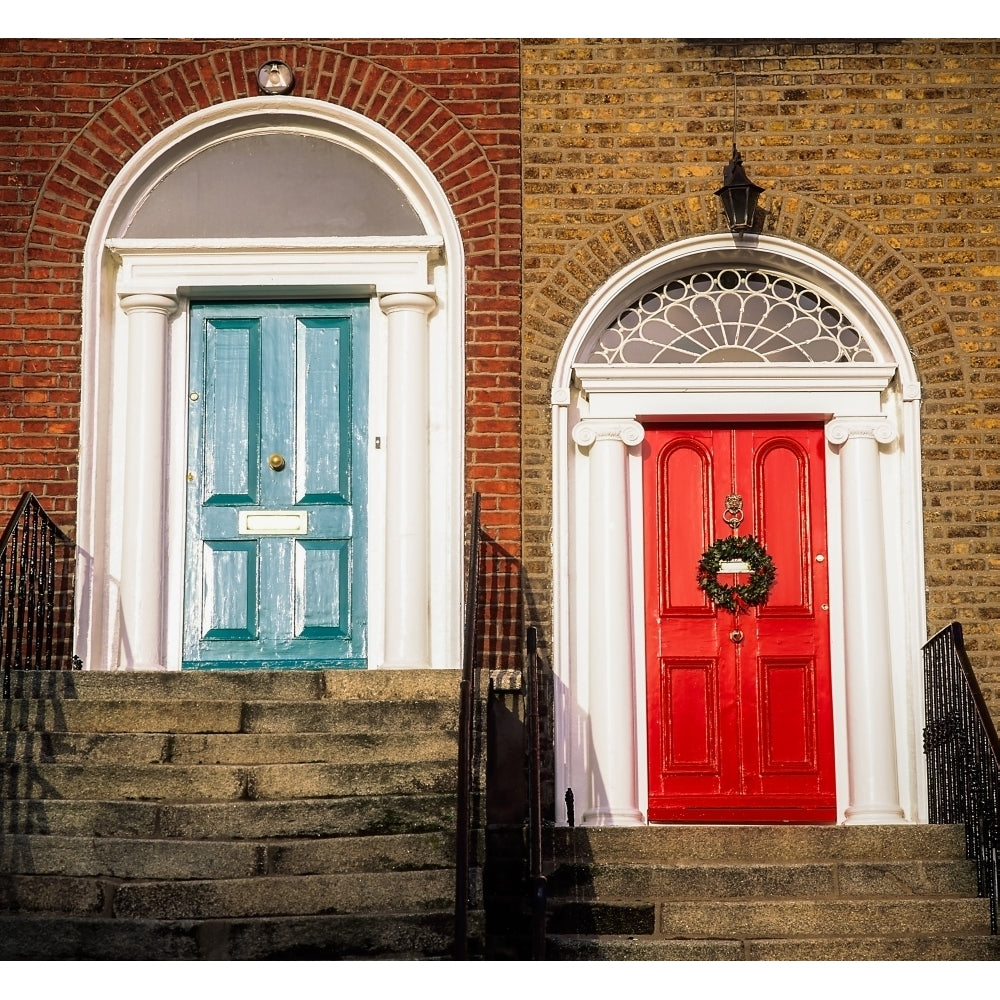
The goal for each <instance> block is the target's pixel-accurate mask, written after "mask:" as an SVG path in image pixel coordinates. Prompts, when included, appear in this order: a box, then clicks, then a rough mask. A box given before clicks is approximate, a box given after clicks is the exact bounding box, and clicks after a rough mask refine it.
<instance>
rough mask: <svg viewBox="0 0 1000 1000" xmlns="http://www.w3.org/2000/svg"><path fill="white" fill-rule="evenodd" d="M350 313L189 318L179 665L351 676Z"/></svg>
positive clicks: (356, 514)
mask: <svg viewBox="0 0 1000 1000" xmlns="http://www.w3.org/2000/svg"><path fill="white" fill-rule="evenodd" d="M367 372H368V305H367V303H366V302H275V303H250V302H235V303H220V302H210V303H208V302H206V303H198V304H192V307H191V321H190V376H189V385H188V408H189V410H188V418H189V419H188V432H189V437H188V473H187V478H188V483H187V535H186V545H185V567H184V585H185V606H184V666H185V667H202V668H215V669H219V668H248V667H264V668H277V669H287V668H310V667H312V668H329V667H364V666H366V665H367V664H366V654H367V633H366V604H365V597H366V587H367V583H366V581H367V576H366V563H365V557H366V549H367V545H366V541H367V536H366V517H365V510H366V500H365V490H366V485H367V474H366V473H367V469H366V452H367V414H368V391H367V386H368V375H367Z"/></svg>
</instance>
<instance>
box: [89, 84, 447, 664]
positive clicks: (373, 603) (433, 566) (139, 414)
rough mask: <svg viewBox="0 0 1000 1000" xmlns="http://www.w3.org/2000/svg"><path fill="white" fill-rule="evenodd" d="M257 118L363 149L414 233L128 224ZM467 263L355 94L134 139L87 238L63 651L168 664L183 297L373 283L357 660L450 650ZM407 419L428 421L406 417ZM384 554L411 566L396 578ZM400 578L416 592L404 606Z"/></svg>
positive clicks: (239, 111)
mask: <svg viewBox="0 0 1000 1000" xmlns="http://www.w3.org/2000/svg"><path fill="white" fill-rule="evenodd" d="M255 130H267V131H282V130H286V131H292V132H296V133H307V134H315V135H321V136H323V137H324V138H327V139H329V140H331V141H334V142H337V143H340V144H342V145H344V146H346V147H348V148H349V149H351V150H353V151H354V152H356V153H358V154H360V155H362V156H364V157H366V158H367V159H369V160H370V161H371V162H373V163H375V164H376V165H377V166H378V167H379V169H381V170H382V171H383V172H384V173H386V174H387V175H388V176H389V177H391V178H392V180H393V181H394V183H395V184H396V185H397V186H398V187H399V189H400V190H401V191H402V192H403V194H404V195H405V196H406V198H407V200H408V202H409V204H410V205H411V206H412V208H413V209H414V211H415V212H416V213H417V216H418V217H419V218H420V220H421V223H422V225H423V227H424V230H425V234H421V235H414V236H412V237H411V236H406V237H398V238H396V237H390V238H384V237H377V238H376V237H363V238H331V239H317V238H301V239H284V238H283V239H279V240H268V239H266V238H265V239H246V240H241V239H201V240H130V239H126V238H122V234H124V233H126V232H127V227H128V221H129V220H130V219H131V218H132V217H133V216H134V215H135V213H136V212H138V211H139V210H140V208H141V206H142V204H143V201H144V199H145V198H146V197H147V196H148V194H149V192H150V191H152V190H153V188H154V187H155V186H156V184H157V183H158V182H159V181H160V180H161V179H162V178H163V177H165V176H167V175H168V174H169V173H170V171H171V170H173V169H175V168H176V167H177V166H178V165H179V164H181V163H183V162H184V161H185V160H187V159H189V158H190V157H192V156H194V155H196V154H197V153H198V152H200V151H201V150H204V149H207V148H209V147H210V146H212V145H214V144H216V143H218V142H220V141H223V140H225V139H226V138H231V137H234V136H241V135H245V134H247V133H251V132H253V131H255ZM261 196H262V197H266V192H262V193H261ZM464 280H465V279H464V251H463V246H462V241H461V235H460V232H459V229H458V225H457V222H456V220H455V217H454V214H453V213H452V210H451V207H450V205H449V203H448V199H447V196H446V195H445V193H444V191H443V189H442V188H441V186H440V185H439V184H438V182H437V180H436V179H435V177H434V176H433V174H432V173H431V171H430V170H429V169H428V168H427V167H426V165H425V164H424V163H423V162H422V161H421V160H420V159H419V158H418V157H417V156H416V154H414V153H413V151H412V150H411V149H410V148H409V147H408V146H407V145H406V144H405V143H404V142H403V141H402V140H400V139H398V138H397V137H396V136H394V135H392V134H391V133H390V132H388V131H387V130H386V129H384V128H382V127H381V126H379V125H377V124H376V123H374V122H372V121H370V120H369V119H366V118H364V117H363V116H362V115H359V114H357V113H355V112H352V111H349V110H347V109H344V108H341V107H338V106H336V105H331V104H326V103H324V102H321V101H315V100H310V99H304V98H292V97H278V98H274V97H261V98H252V99H246V100H241V101H234V102H230V103H227V104H222V105H217V106H213V107H211V108H208V109H205V110H203V111H200V112H197V113H195V114H192V115H190V116H188V117H187V118H185V119H183V120H181V121H179V122H177V123H176V124H174V125H173V126H171V127H169V128H167V129H165V130H164V131H163V132H162V133H160V134H159V135H157V136H156V137H155V138H154V139H152V140H151V141H150V142H149V143H148V144H147V145H146V146H144V147H143V148H142V149H141V150H139V152H137V153H136V155H135V156H134V157H133V158H132V159H131V160H130V161H129V162H128V163H127V164H126V165H125V166H124V167H123V169H122V170H121V172H120V173H119V175H118V176H117V177H116V179H115V180H114V182H113V183H112V184H111V186H110V187H109V189H108V191H107V193H106V195H105V197H104V198H103V200H102V202H101V204H100V206H99V208H98V210H97V212H96V214H95V217H94V222H93V225H92V227H91V231H90V235H89V238H88V240H87V245H86V248H85V252H84V303H83V307H84V308H83V393H82V405H81V443H80V479H79V481H80V492H79V504H78V519H77V538H78V553H79V556H78V572H77V622H76V650H77V654H78V655H79V656H80V657H81V658H82V659H83V661H84V664H85V666H86V667H87V668H88V669H158V668H166V669H176V668H179V667H180V660H181V627H182V619H183V615H182V603H183V581H182V566H183V535H184V531H183V524H184V484H185V479H186V463H187V457H186V437H187V431H186V395H187V393H186V376H187V309H188V306H189V304H190V302H191V301H192V299H196V298H198V297H221V296H227V297H243V298H251V297H256V298H259V297H262V296H271V297H281V296H309V297H344V296H351V297H361V298H368V299H369V300H370V303H371V308H370V317H371V359H370V379H371V386H370V393H369V396H370V407H371V411H370V415H369V427H370V441H369V448H368V460H369V479H370V481H369V510H368V518H369V525H370V536H369V552H368V559H369V582H368V587H369V593H368V608H369V622H368V626H369V651H368V659H369V664H370V666H387V667H420V666H432V667H454V666H455V665H456V664H457V663H459V662H460V655H461V652H460V651H461V606H462V605H461V594H462V556H461V553H462V524H463V516H462V512H463V509H464V502H463V490H464V482H463V469H464V458H463V456H464V345H465V334H464ZM390 342H391V343H392V344H393V349H392V350H390V349H389V344H390ZM432 362H433V363H432ZM415 410H419V411H420V412H415ZM421 426H423V427H425V428H426V433H424V434H420V433H417V434H413V433H412V430H413V428H414V427H416V428H418V429H419V428H420V427H421ZM400 442H405V446H404V447H400V446H399V443H400ZM431 484H433V497H432V495H431V490H432V485H431ZM393 496H395V497H397V498H398V497H405V498H406V500H407V503H406V504H405V505H404V504H403V503H401V502H396V503H394V502H393V501H392V500H391V497H393ZM399 546H403V547H405V548H407V552H406V553H405V555H406V558H405V559H401V558H400V556H399V551H398V547H399ZM387 561H388V562H392V563H393V564H394V565H396V566H397V567H398V565H399V564H403V565H405V566H406V574H404V576H405V577H406V578H405V579H403V578H402V577H401V575H400V573H399V571H398V569H397V571H396V572H395V573H391V572H387V568H386V563H387ZM412 587H415V588H416V589H415V590H413V589H411V588H412ZM400 591H405V593H404V599H405V600H409V601H410V603H411V604H413V607H412V608H409V607H408V608H404V609H403V610H402V612H401V611H400V609H399V608H398V607H397V606H396V603H395V602H396V600H397V598H398V595H399V593H400ZM414 594H416V595H417V596H418V597H419V600H416V601H414V600H413V599H412V597H413V595H414ZM387 603H388V604H390V605H391V606H392V607H393V609H394V610H393V614H391V615H387V614H386V613H385V612H386V606H387ZM404 631H406V632H407V635H406V636H404V635H403V632H404ZM411 639H414V641H412V642H411V641H410V640H411Z"/></svg>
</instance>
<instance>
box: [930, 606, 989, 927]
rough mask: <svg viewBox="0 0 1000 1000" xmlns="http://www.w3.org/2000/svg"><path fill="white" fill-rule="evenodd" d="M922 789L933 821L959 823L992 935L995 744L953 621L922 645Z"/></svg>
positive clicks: (956, 625)
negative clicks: (987, 902)
mask: <svg viewBox="0 0 1000 1000" xmlns="http://www.w3.org/2000/svg"><path fill="white" fill-rule="evenodd" d="M924 699H925V703H926V716H927V724H926V726H925V728H924V752H925V753H926V755H927V791H928V807H929V818H930V821H931V822H932V823H963V824H964V825H965V851H966V856H967V857H968V858H969V859H970V860H972V861H974V862H975V866H976V879H977V881H978V884H979V895H980V896H988V897H989V900H990V929H991V931H992V932H993V933H994V934H996V933H997V899H998V896H1000V870H998V865H997V862H998V854H1000V825H998V818H1000V741H998V740H997V731H996V727H995V726H994V724H993V720H992V718H991V717H990V713H989V710H988V709H987V707H986V702H985V701H984V700H983V694H982V691H981V690H980V688H979V684H978V682H977V681H976V677H975V674H973V672H972V666H971V665H970V663H969V658H968V656H967V655H966V652H965V643H964V641H963V638H962V626H961V625H960V624H959V623H958V622H952V623H951V625H949V626H947V628H943V629H942V630H941V631H940V632H938V633H937V635H935V636H934V637H933V638H931V639H930V640H929V641H928V642H927V644H926V645H925V646H924Z"/></svg>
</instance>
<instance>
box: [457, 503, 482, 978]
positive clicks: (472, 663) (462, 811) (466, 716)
mask: <svg viewBox="0 0 1000 1000" xmlns="http://www.w3.org/2000/svg"><path fill="white" fill-rule="evenodd" d="M479 506H480V497H479V493H473V495H472V521H471V524H470V527H469V564H468V579H467V581H466V598H465V643H464V650H463V655H462V683H461V689H460V690H461V693H460V706H459V717H458V820H457V830H456V838H455V958H457V959H460V960H462V959H465V958H468V952H469V904H470V888H471V880H470V877H469V875H470V864H471V840H472V813H473V801H472V800H473V793H474V789H475V786H476V775H475V754H474V749H475V747H474V743H475V725H476V714H477V704H478V700H479V699H478V695H479V692H478V690H477V688H478V676H479V672H478V670H477V669H476V666H477V663H476V646H477V642H476V640H477V628H478V623H479V588H480V571H479V553H480V547H481V544H482V537H481V529H480V524H479Z"/></svg>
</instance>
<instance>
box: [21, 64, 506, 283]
mask: <svg viewBox="0 0 1000 1000" xmlns="http://www.w3.org/2000/svg"><path fill="white" fill-rule="evenodd" d="M272 58H282V59H284V60H285V61H286V62H288V63H289V65H291V66H293V67H301V68H300V69H297V74H298V76H299V77H300V78H301V82H299V83H297V84H296V94H297V96H301V97H309V98H313V99H316V100H321V101H325V102H328V103H332V104H337V105H339V106H341V107H344V108H347V109H349V110H352V111H356V112H358V113H359V114H362V115H364V116H366V117H367V118H369V119H371V120H373V121H375V122H377V123H379V124H380V125H382V126H384V127H385V128H386V129H388V130H389V131H390V132H393V133H394V134H395V135H396V136H397V137H399V138H400V139H402V140H403V141H404V142H405V143H406V144H407V145H408V146H409V147H410V148H411V149H412V150H413V151H414V152H415V153H416V154H417V155H418V156H419V157H420V158H421V159H422V160H423V162H424V163H425V164H426V165H427V167H428V168H429V169H430V170H431V171H432V172H433V173H434V175H435V177H436V178H437V180H438V182H439V183H440V184H441V186H442V188H443V189H444V191H445V193H446V194H447V196H448V200H449V202H450V204H451V208H452V211H453V212H454V214H455V216H456V218H457V220H458V224H459V227H460V229H461V232H462V236H463V242H464V244H465V248H466V254H467V257H468V258H469V264H470V265H471V264H472V261H473V257H474V256H478V257H479V258H480V259H482V257H483V255H484V254H486V255H489V258H490V260H491V262H492V260H493V258H494V257H495V256H496V253H497V250H496V247H495V240H494V239H493V234H494V233H496V232H497V231H498V230H499V206H500V203H501V198H500V187H501V185H500V179H499V177H498V174H497V171H496V169H495V168H494V166H493V165H492V163H491V162H490V160H489V158H488V156H487V155H486V151H485V149H484V148H483V146H482V145H481V144H480V143H479V142H478V141H477V140H476V138H475V137H474V136H473V135H472V134H471V133H470V132H469V130H468V129H467V128H466V127H465V126H464V125H463V124H462V122H461V121H460V120H459V119H458V118H457V117H456V116H455V115H454V114H453V113H452V112H451V111H449V110H448V109H447V108H446V107H444V106H443V105H442V104H441V103H440V102H439V101H436V100H434V99H433V98H432V97H429V96H428V95H427V94H426V93H425V92H424V91H423V90H421V89H420V88H419V87H418V86H417V85H415V84H414V83H412V82H410V81H409V80H407V79H406V78H405V77H404V76H402V75H400V74H399V73H397V72H395V71H394V70H391V69H387V68H385V67H383V66H379V65H378V64H377V63H375V62H374V61H372V60H371V59H366V58H363V57H360V56H355V55H350V54H348V53H345V52H343V51H339V50H336V49H333V48H327V47H321V46H310V45H295V46H288V47H281V46H262V45H248V46H244V47H240V48H226V49H222V50H219V51H216V52H212V53H208V54H206V55H202V56H198V57H194V58H190V59H185V60H183V61H181V62H178V63H176V64H174V65H172V66H170V67H168V68H166V69H164V70H162V71H161V72H159V73H157V74H155V75H152V76H149V77H147V78H145V79H144V80H142V81H139V82H138V83H136V84H135V85H134V86H132V87H130V88H129V89H128V90H126V91H124V92H123V93H121V94H120V95H119V96H118V97H116V98H115V99H114V100H113V101H110V102H109V103H108V104H106V105H104V106H103V107H102V108H101V110H100V111H99V112H98V113H97V114H95V115H94V116H93V117H92V118H91V119H89V120H88V122H87V123H86V125H84V126H83V127H82V128H81V129H80V130H79V132H78V133H77V134H76V136H75V138H74V139H73V140H72V141H71V142H70V143H69V144H68V145H67V146H66V148H65V150H64V152H63V154H62V156H61V157H60V158H59V159H58V160H57V161H56V162H55V163H54V165H53V167H52V169H51V171H50V172H49V174H48V176H47V177H46V179H45V181H44V183H43V185H42V187H41V190H40V192H39V196H38V199H37V202H36V205H35V209H34V213H33V216H32V219H31V222H30V225H29V228H28V232H27V234H26V247H27V249H28V251H29V254H30V256H31V258H32V259H33V260H35V261H38V262H41V261H49V262H67V261H78V260H80V259H82V255H83V248H84V243H85V241H86V237H87V230H88V227H89V224H90V220H91V219H92V218H93V215H94V213H95V211H96V210H97V206H98V204H99V203H100V200H101V198H102V197H103V195H104V193H105V191H106V190H107V188H108V186H109V185H110V184H111V182H112V180H113V179H114V177H115V176H116V174H117V173H118V171H119V170H121V168H122V167H123V166H124V164H125V163H126V162H127V161H128V160H129V158H130V157H131V156H132V155H133V154H135V153H136V152H137V151H138V150H139V149H141V148H142V146H144V145H145V144H146V143H147V142H149V141H150V140H151V139H152V138H153V137H154V136H155V135H156V134H157V133H159V132H161V131H162V130H163V129H164V128H166V127H168V126H169V125H172V124H173V123H174V122H176V121H179V120H181V119H182V118H184V117H186V116H187V115H189V114H192V113H194V112H196V111H200V110H202V109H204V108H207V107H210V106H213V105H216V104H220V103H222V102H226V101H234V100H238V99H240V98H245V97H251V96H256V95H257V90H256V75H257V69H258V67H259V66H260V65H261V64H262V63H263V62H265V61H266V60H268V59H272Z"/></svg>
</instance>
